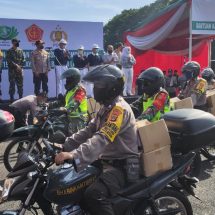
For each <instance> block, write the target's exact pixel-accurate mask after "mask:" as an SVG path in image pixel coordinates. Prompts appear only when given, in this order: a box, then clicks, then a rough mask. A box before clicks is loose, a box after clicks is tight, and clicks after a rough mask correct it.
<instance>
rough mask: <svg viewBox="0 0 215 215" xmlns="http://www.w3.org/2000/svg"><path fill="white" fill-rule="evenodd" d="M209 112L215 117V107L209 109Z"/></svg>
mask: <svg viewBox="0 0 215 215" xmlns="http://www.w3.org/2000/svg"><path fill="white" fill-rule="evenodd" d="M208 112H209V113H211V114H213V115H214V116H215V106H213V107H210V108H208Z"/></svg>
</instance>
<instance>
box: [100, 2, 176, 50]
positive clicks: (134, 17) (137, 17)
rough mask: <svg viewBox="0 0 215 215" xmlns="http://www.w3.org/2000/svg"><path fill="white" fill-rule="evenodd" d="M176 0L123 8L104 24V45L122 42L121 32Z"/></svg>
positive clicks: (136, 25) (133, 27) (131, 27)
mask: <svg viewBox="0 0 215 215" xmlns="http://www.w3.org/2000/svg"><path fill="white" fill-rule="evenodd" d="M177 1H179V0H156V1H155V2H154V3H152V4H150V5H146V6H144V7H141V8H139V9H129V10H123V11H122V12H121V14H118V15H116V16H114V17H113V18H112V19H111V20H110V21H109V22H108V23H107V24H106V25H105V26H104V45H105V47H107V45H108V44H116V43H117V42H123V32H125V31H130V30H134V29H136V28H138V27H139V26H141V24H142V23H143V22H144V20H146V18H148V17H149V16H150V15H151V14H153V13H156V12H159V11H160V10H162V9H164V8H165V7H167V6H169V5H170V4H173V3H175V2H177Z"/></svg>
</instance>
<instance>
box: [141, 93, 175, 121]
mask: <svg viewBox="0 0 215 215" xmlns="http://www.w3.org/2000/svg"><path fill="white" fill-rule="evenodd" d="M160 92H162V91H160ZM160 92H159V93H160ZM164 92H165V91H164ZM159 93H157V94H155V95H154V96H152V97H150V98H148V99H147V101H144V102H143V111H145V110H147V109H148V108H149V107H151V106H153V102H154V100H155V99H156V97H157V96H158V94H159ZM165 93H166V92H165ZM169 102H170V97H169V95H168V104H165V106H164V110H161V111H158V112H157V113H156V115H155V116H154V118H153V119H152V120H151V122H155V121H158V120H160V118H161V116H162V115H163V114H164V113H167V112H169V111H170V110H171V109H170V105H169Z"/></svg>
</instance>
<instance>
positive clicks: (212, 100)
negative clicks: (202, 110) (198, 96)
mask: <svg viewBox="0 0 215 215" xmlns="http://www.w3.org/2000/svg"><path fill="white" fill-rule="evenodd" d="M206 97H207V106H208V107H210V108H211V107H215V90H208V91H207V94H206Z"/></svg>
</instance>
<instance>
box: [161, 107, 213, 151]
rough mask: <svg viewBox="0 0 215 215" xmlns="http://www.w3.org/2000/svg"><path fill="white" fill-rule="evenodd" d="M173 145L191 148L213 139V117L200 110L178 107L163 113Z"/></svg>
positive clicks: (199, 146)
mask: <svg viewBox="0 0 215 215" xmlns="http://www.w3.org/2000/svg"><path fill="white" fill-rule="evenodd" d="M163 119H164V120H165V122H166V125H167V128H168V130H169V133H170V137H171V140H172V145H173V147H174V146H175V145H177V144H178V147H179V148H180V147H181V149H184V148H186V149H187V150H193V149H196V148H201V147H203V146H204V145H205V144H211V143H213V142H214V141H215V117H214V116H213V115H212V114H210V113H207V112H205V111H202V110H197V109H178V110H174V111H170V112H168V113H166V114H164V116H163Z"/></svg>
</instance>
